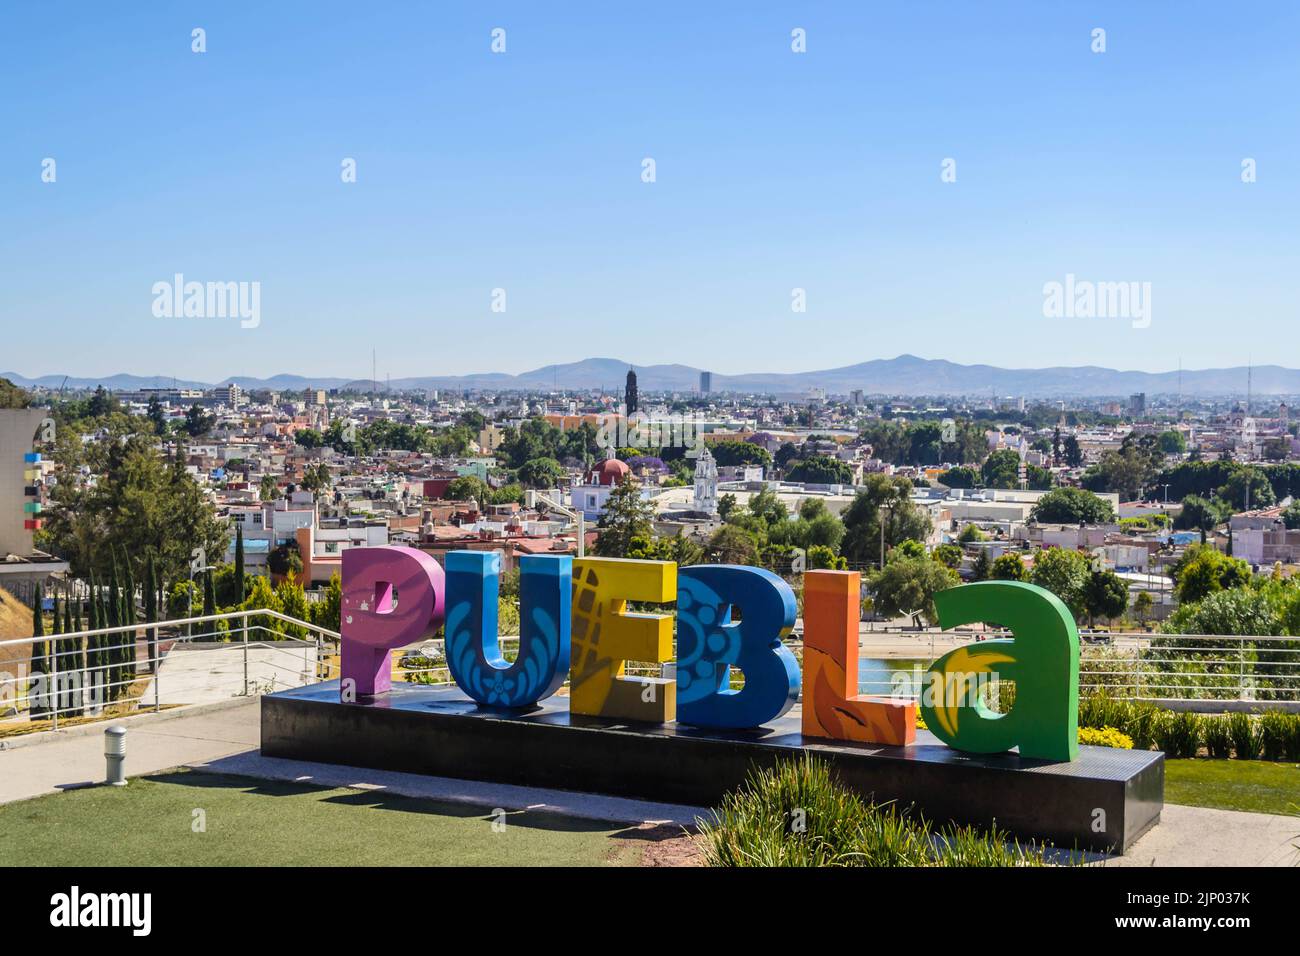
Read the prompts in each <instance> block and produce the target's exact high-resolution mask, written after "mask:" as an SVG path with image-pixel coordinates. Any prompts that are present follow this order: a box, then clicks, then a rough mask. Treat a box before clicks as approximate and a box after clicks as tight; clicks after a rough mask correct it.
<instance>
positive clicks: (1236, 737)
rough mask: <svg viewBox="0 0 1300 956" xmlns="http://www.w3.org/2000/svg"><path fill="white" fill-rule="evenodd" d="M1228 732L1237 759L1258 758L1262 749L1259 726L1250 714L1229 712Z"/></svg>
mask: <svg viewBox="0 0 1300 956" xmlns="http://www.w3.org/2000/svg"><path fill="white" fill-rule="evenodd" d="M1228 733H1229V734H1230V735H1231V736H1232V749H1233V750H1235V751H1236V752H1237V759H1238V760H1258V759H1259V753H1260V750H1261V749H1262V741H1261V740H1260V733H1259V727H1258V726H1256V722H1255V718H1253V717H1251V716H1250V714H1240V713H1237V714H1229V715H1228Z"/></svg>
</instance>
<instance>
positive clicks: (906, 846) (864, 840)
mask: <svg viewBox="0 0 1300 956" xmlns="http://www.w3.org/2000/svg"><path fill="white" fill-rule="evenodd" d="M700 843H701V849H702V850H703V852H704V858H705V861H706V862H707V863H708V865H710V866H873V867H874V866H1042V865H1044V863H1045V861H1044V859H1043V851H1042V849H1041V848H1036V847H1032V846H1030V847H1027V848H1026V847H1021V846H1020V845H1019V844H1016V843H1013V842H1010V841H1009V840H1008V839H1007V836H1006V834H1005V833H1002V832H1001V831H998V830H997V829H996V828H995V829H994V830H993V831H992V832H988V833H985V832H982V831H978V830H975V829H973V828H971V827H956V826H951V825H949V826H945V827H943V828H941V829H939V830H938V831H935V830H933V829H932V828H931V826H930V824H929V823H927V822H926V821H924V820H920V819H914V818H913V817H911V816H909V815H907V814H904V813H901V812H899V811H898V810H897V809H896V808H895V807H893V806H883V807H882V806H875V805H873V804H871V803H869V802H867V801H865V800H863V799H862V797H860V796H858V795H857V794H856V793H854V792H853V791H851V790H849V789H847V788H846V787H844V786H843V785H841V784H840V783H838V782H837V781H835V780H834V779H832V777H831V773H830V770H829V769H828V767H827V765H826V763H825V762H824V761H820V760H816V759H814V758H813V757H812V756H811V755H804V756H803V757H802V758H799V759H795V760H789V761H783V762H782V763H780V764H778V765H777V766H776V767H775V768H774V769H772V770H754V771H751V772H750V774H749V776H748V777H747V779H746V780H745V783H744V784H743V785H742V786H741V787H740V788H739V789H738V790H736V791H734V792H732V793H729V794H727V795H726V796H725V797H723V799H722V804H721V806H720V807H719V808H718V810H717V817H716V819H715V821H713V822H711V823H708V824H704V825H702V826H701V828H700Z"/></svg>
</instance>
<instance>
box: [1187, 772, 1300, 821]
mask: <svg viewBox="0 0 1300 956" xmlns="http://www.w3.org/2000/svg"><path fill="white" fill-rule="evenodd" d="M1165 803H1180V804H1184V805H1186V806H1192V807H1215V808H1217V809H1220V810H1253V811H1255V812H1257V813H1283V814H1295V813H1300V766H1297V765H1296V764H1293V763H1274V762H1272V761H1269V760H1209V759H1204V758H1197V759H1195V760H1166V761H1165Z"/></svg>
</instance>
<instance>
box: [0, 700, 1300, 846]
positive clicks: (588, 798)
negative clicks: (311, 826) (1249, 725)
mask: <svg viewBox="0 0 1300 956" xmlns="http://www.w3.org/2000/svg"><path fill="white" fill-rule="evenodd" d="M260 718H261V708H260V705H259V702H258V701H257V700H256V699H254V700H249V701H239V702H237V703H234V704H223V705H219V706H216V707H209V708H197V709H195V710H194V711H191V712H189V713H186V712H185V711H171V712H163V713H162V714H156V715H155V714H146V715H141V716H137V717H131V718H128V719H127V720H125V721H122V723H125V724H126V726H127V727H128V728H129V729H128V732H127V758H126V770H127V773H128V775H130V776H138V775H141V774H148V773H156V772H158V771H161V770H166V769H169V768H171V767H179V766H189V767H193V768H194V769H196V770H199V771H207V772H212V773H228V774H232V775H236V776H247V777H251V778H256V779H263V780H286V781H299V782H303V783H313V784H320V785H321V786H326V787H351V788H355V789H359V790H384V791H387V792H390V793H393V794H397V795H399V796H409V797H424V798H429V799H436V800H449V801H453V802H458V803H471V804H475V805H479V806H484V807H487V808H489V809H491V808H495V807H503V808H506V809H517V808H527V807H536V808H546V809H549V810H552V811H554V812H556V813H563V814H568V815H570V816H575V817H584V818H587V819H593V820H611V821H616V822H620V823H646V822H657V823H668V824H670V825H681V826H685V825H689V824H690V823H691V822H692V821H693V820H694V819H695V818H696V817H697V816H698V815H701V814H705V813H707V811H706V810H704V809H703V808H698V807H688V806H681V805H676V804H663V803H653V802H649V801H641V800H626V799H621V798H618V797H606V796H600V795H597V794H581V793H569V792H566V791H559V790H542V789H537V788H531V787H513V786H508V785H504V784H489V783H475V782H473V781H467V780H455V779H450V778H445V777H426V776H422V775H419V774H407V773H392V772H388V771H382V770H365V769H360V768H355V767H340V766H335V765H332V764H319V763H305V762H300V761H296V760H279V759H275V758H270V757H263V756H262V755H261V754H260V753H259V752H258V744H259V737H260V727H261V721H260ZM105 726H107V724H96V725H89V726H87V727H85V728H80V727H78V728H73V729H71V730H69V731H66V732H59V733H57V734H50V735H42V736H43V737H44V738H45V739H43V740H41V741H36V740H26V741H22V743H21V744H20V745H18V746H14V747H12V748H10V749H0V803H8V802H11V801H14V800H25V799H29V798H31V797H36V796H40V795H41V794H46V793H54V792H57V791H59V790H65V789H69V788H72V787H78V786H86V785H89V784H91V783H95V782H99V781H102V780H103V779H104V756H103V728H104V727H105ZM1298 843H1300V818H1297V817H1290V816H1277V815H1274V814H1268V813H1241V812H1237V811H1233V810H1211V809H1206V808H1202V807H1183V806H1174V805H1171V804H1166V805H1165V808H1164V811H1163V812H1162V814H1161V822H1160V823H1159V825H1157V826H1156V827H1154V828H1153V829H1152V830H1150V831H1149V832H1148V833H1147V834H1146V835H1145V836H1143V837H1142V839H1140V840H1139V841H1138V842H1137V843H1136V844H1135V845H1134V847H1133V848H1132V849H1131V850H1130V852H1129V854H1128V855H1127V856H1124V857H1117V858H1111V859H1107V860H1103V861H1100V862H1099V863H1098V864H1095V865H1102V866H1200V867H1207V866H1295V865H1297V863H1300V851H1298V850H1297V849H1296V844H1298Z"/></svg>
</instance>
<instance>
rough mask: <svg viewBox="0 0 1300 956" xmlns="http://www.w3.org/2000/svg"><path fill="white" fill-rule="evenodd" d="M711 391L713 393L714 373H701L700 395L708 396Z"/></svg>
mask: <svg viewBox="0 0 1300 956" xmlns="http://www.w3.org/2000/svg"><path fill="white" fill-rule="evenodd" d="M711 391H713V373H712V372H701V373H700V394H701V395H707V394H709V392H711Z"/></svg>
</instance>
